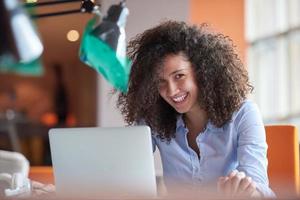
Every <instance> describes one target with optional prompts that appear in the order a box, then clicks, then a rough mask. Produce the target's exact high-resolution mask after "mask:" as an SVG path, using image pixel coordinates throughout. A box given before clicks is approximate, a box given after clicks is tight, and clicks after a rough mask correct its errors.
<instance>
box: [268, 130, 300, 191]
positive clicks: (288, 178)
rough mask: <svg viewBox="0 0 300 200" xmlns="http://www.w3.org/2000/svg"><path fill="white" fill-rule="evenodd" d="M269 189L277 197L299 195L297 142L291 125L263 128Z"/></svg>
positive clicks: (296, 133) (296, 136)
mask: <svg viewBox="0 0 300 200" xmlns="http://www.w3.org/2000/svg"><path fill="white" fill-rule="evenodd" d="M265 130H266V137H267V143H268V146H269V148H268V153H267V156H268V161H269V165H268V175H269V181H270V187H271V188H272V189H273V191H274V192H275V193H276V194H277V195H278V196H290V195H299V187H300V180H299V141H298V132H297V128H296V127H295V126H292V125H267V126H265Z"/></svg>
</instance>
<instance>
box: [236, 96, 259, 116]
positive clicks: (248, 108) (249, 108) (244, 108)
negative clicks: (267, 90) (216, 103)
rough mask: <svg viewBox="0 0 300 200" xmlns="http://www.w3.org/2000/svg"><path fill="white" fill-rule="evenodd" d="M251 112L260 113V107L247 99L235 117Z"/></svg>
mask: <svg viewBox="0 0 300 200" xmlns="http://www.w3.org/2000/svg"><path fill="white" fill-rule="evenodd" d="M251 111H254V112H258V111H259V109H258V106H257V104H256V103H255V102H254V101H252V100H251V99H245V100H244V101H243V103H242V104H241V106H240V108H239V109H238V110H237V111H236V112H235V115H240V114H245V113H247V112H251Z"/></svg>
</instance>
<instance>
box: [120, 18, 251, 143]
mask: <svg viewBox="0 0 300 200" xmlns="http://www.w3.org/2000/svg"><path fill="white" fill-rule="evenodd" d="M208 28H209V27H208V26H207V25H206V24H201V25H200V26H195V25H193V26H190V25H188V24H186V23H185V22H176V21H166V22H163V23H161V24H160V25H158V26H156V27H154V28H152V29H149V30H146V31H145V32H143V33H142V34H140V35H138V36H136V38H134V39H133V40H132V41H130V42H129V45H128V55H129V57H130V58H131V60H132V68H131V73H130V77H129V84H128V92H127V93H120V94H119V98H118V101H117V107H118V108H119V109H120V110H121V113H122V114H123V116H124V117H125V121H126V122H127V123H128V124H129V125H131V124H133V123H135V122H138V121H140V120H143V121H144V122H145V123H146V124H147V125H149V126H150V128H151V129H152V131H155V132H156V133H157V134H158V135H157V136H158V137H159V138H160V139H161V140H165V139H167V140H168V141H170V140H171V138H172V137H175V129H176V120H177V116H178V115H179V113H177V112H176V110H175V109H174V108H172V107H171V106H170V105H169V104H168V103H167V102H165V101H164V100H163V98H162V97H160V95H159V91H158V74H157V71H158V69H159V68H160V67H161V64H162V62H163V60H164V58H165V57H166V56H167V55H170V54H171V55H172V54H173V55H178V54H180V53H181V54H183V55H185V57H186V58H187V59H188V61H189V62H191V64H192V66H193V70H194V73H195V75H196V81H197V86H198V88H199V91H200V92H199V98H198V101H199V105H200V106H201V108H202V109H204V110H205V111H206V112H207V116H208V119H209V120H210V121H211V122H212V123H213V124H214V125H215V126H217V127H221V126H223V125H224V124H225V123H226V122H228V121H229V120H230V119H231V116H232V114H233V112H234V111H236V110H237V109H239V107H240V106H241V104H242V102H243V101H244V100H245V99H246V97H247V94H248V93H249V92H251V91H252V90H253V87H252V86H251V85H250V83H249V78H248V73H247V71H246V69H245V68H244V66H243V64H242V62H241V60H240V58H239V57H238V54H237V53H236V51H235V46H234V45H233V43H232V41H231V39H229V38H228V37H226V36H224V35H223V34H220V33H214V32H212V31H209V29H208Z"/></svg>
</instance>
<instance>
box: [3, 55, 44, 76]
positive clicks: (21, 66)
mask: <svg viewBox="0 0 300 200" xmlns="http://www.w3.org/2000/svg"><path fill="white" fill-rule="evenodd" d="M0 73H16V74H20V75H28V76H41V75H42V74H43V73H44V70H43V67H42V64H41V60H40V59H39V58H38V59H36V60H33V61H31V62H28V63H16V64H10V65H1V66H0Z"/></svg>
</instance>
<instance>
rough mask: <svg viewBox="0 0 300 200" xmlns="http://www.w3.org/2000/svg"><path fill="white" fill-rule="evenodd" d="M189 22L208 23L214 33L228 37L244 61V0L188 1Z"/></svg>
mask: <svg viewBox="0 0 300 200" xmlns="http://www.w3.org/2000/svg"><path fill="white" fill-rule="evenodd" d="M189 9H190V12H189V13H190V14H189V22H190V23H194V24H200V23H203V22H205V23H208V24H209V25H211V26H212V28H213V29H214V30H216V31H220V32H222V33H224V34H225V35H228V36H229V37H230V38H231V39H232V40H233V42H234V44H235V45H236V46H237V51H238V53H239V55H240V57H241V59H242V60H243V61H244V60H245V49H246V41H245V32H244V29H245V28H244V26H245V22H244V19H245V17H244V0H190V8H189Z"/></svg>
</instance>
